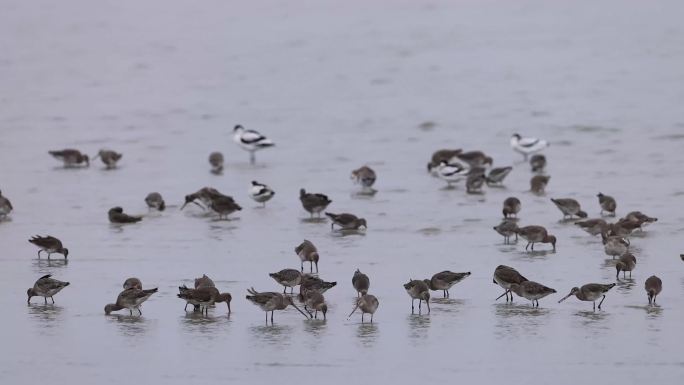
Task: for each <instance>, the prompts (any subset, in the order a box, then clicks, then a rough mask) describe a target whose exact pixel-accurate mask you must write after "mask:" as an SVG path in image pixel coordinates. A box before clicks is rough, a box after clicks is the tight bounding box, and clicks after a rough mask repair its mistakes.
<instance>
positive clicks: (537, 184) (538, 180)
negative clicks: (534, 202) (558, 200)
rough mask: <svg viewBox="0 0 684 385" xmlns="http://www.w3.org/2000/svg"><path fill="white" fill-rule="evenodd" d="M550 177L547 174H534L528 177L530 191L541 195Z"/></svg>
mask: <svg viewBox="0 0 684 385" xmlns="http://www.w3.org/2000/svg"><path fill="white" fill-rule="evenodd" d="M550 179H551V177H550V176H548V175H535V176H533V177H532V179H530V191H532V192H533V193H535V194H537V195H543V194H544V191H545V190H546V185H548V184H549V180H550Z"/></svg>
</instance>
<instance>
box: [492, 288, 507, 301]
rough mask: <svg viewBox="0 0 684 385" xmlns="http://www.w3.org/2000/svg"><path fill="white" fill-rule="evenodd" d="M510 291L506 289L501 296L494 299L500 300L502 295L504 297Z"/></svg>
mask: <svg viewBox="0 0 684 385" xmlns="http://www.w3.org/2000/svg"><path fill="white" fill-rule="evenodd" d="M509 291H510V290H506V291H504V293H503V294H501V295H500V296H498V297H496V299H495V300H494V301H498V300H499V298H501V297H503V296H504V295H506V294H508V292H509Z"/></svg>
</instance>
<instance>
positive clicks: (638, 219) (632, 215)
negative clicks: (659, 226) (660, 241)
mask: <svg viewBox="0 0 684 385" xmlns="http://www.w3.org/2000/svg"><path fill="white" fill-rule="evenodd" d="M622 221H626V222H631V223H635V224H638V227H639V228H641V227H642V226H644V225H647V224H650V223H653V222H658V218H655V217H649V216H648V215H646V214H644V213H642V212H641V211H631V212H629V213H628V214H627V215H625V217H624V218H622Z"/></svg>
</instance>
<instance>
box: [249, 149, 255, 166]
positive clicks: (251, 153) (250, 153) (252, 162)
mask: <svg viewBox="0 0 684 385" xmlns="http://www.w3.org/2000/svg"><path fill="white" fill-rule="evenodd" d="M254 162H256V157H255V156H254V151H250V152H249V164H254Z"/></svg>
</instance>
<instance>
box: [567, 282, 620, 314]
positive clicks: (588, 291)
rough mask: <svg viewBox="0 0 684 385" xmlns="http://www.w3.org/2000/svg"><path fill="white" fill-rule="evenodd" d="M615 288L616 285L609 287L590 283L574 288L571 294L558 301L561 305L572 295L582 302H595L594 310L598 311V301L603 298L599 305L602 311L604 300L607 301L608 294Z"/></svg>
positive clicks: (609, 285) (612, 284)
mask: <svg viewBox="0 0 684 385" xmlns="http://www.w3.org/2000/svg"><path fill="white" fill-rule="evenodd" d="M613 286H615V284H614V283H611V284H608V285H603V284H600V283H588V284H586V285H584V286H582V287H573V288H572V289H571V290H570V294H568V295H566V296H565V297H563V298H562V299H561V300H560V301H558V303H561V302H563V301H565V300H566V299H567V298H568V297H570V296H571V295H574V296H575V297H577V299H578V300H580V301H591V302H593V303H594V310H596V300H597V299H599V298H601V297H603V298H601V302H599V305H598V308H599V310H601V304H602V303H603V300H605V299H606V293H607V292H608V290H610V289H612V288H613Z"/></svg>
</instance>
